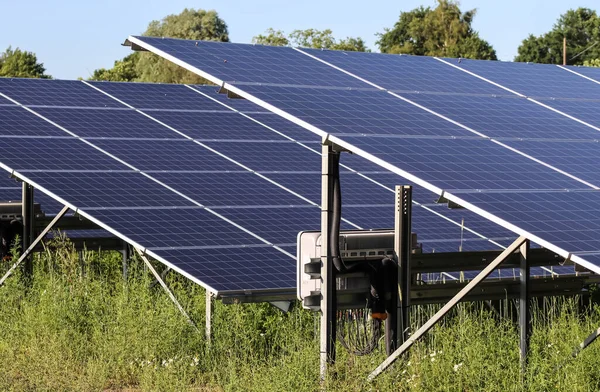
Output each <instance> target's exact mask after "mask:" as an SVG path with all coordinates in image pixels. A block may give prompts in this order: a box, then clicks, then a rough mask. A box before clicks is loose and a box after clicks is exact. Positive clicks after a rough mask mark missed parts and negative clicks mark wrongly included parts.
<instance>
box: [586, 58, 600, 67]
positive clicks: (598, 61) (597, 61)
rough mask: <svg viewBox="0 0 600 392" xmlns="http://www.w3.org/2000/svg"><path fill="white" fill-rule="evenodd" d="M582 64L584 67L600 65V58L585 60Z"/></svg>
mask: <svg viewBox="0 0 600 392" xmlns="http://www.w3.org/2000/svg"><path fill="white" fill-rule="evenodd" d="M583 65H584V66H586V67H600V59H593V60H585V61H584V62H583Z"/></svg>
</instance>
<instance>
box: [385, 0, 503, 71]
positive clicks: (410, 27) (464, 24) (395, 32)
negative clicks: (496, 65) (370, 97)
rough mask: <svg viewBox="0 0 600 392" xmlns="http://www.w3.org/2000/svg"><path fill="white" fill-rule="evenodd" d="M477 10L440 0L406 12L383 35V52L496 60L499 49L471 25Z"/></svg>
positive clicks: (448, 0) (449, 0)
mask: <svg viewBox="0 0 600 392" xmlns="http://www.w3.org/2000/svg"><path fill="white" fill-rule="evenodd" d="M475 14H476V10H475V9H473V10H470V11H466V12H464V13H463V12H461V10H460V8H459V6H458V3H456V2H453V1H451V0H438V5H437V7H436V8H434V9H431V8H430V7H427V8H425V7H422V6H421V7H419V8H416V9H414V10H412V11H409V12H402V13H401V14H400V19H399V20H398V22H396V24H395V25H394V28H392V29H386V30H385V32H384V33H383V34H379V40H378V41H377V44H378V45H379V49H380V50H381V52H382V53H402V54H414V55H425V56H440V57H464V58H471V59H485V60H496V51H495V50H494V48H493V47H492V46H491V45H490V44H489V43H488V42H487V41H485V40H483V39H481V38H480V37H479V34H478V33H477V32H476V31H474V30H473V28H472V27H471V24H472V23H473V19H474V18H475Z"/></svg>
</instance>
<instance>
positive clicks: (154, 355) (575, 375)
mask: <svg viewBox="0 0 600 392" xmlns="http://www.w3.org/2000/svg"><path fill="white" fill-rule="evenodd" d="M15 256H16V255H15ZM34 261H35V263H34V266H35V271H34V279H33V282H31V283H30V285H29V286H27V287H26V286H24V285H23V283H22V281H21V280H20V279H18V276H17V277H12V278H10V279H9V280H8V281H7V282H6V284H5V285H4V286H3V287H1V288H0V303H1V304H2V306H0V331H1V332H2V333H0V362H1V363H2V368H1V369H2V371H0V390H18V391H21V390H48V391H54V390H60V391H70V390H86V391H87V390H107V391H108V390H109V391H116V390H135V391H138V390H140V391H146V390H148V391H158V390H159V391H182V390H199V391H260V392H263V391H317V390H319V389H320V386H319V381H318V380H319V343H318V316H317V314H316V313H313V312H310V311H305V310H303V309H301V308H300V306H299V304H297V303H296V304H294V306H293V307H292V309H291V311H290V312H288V313H282V312H281V311H279V310H277V309H276V308H274V307H272V306H270V305H269V304H235V305H224V304H222V303H221V302H219V301H217V302H216V303H215V304H214V312H213V338H212V342H211V343H208V342H207V341H206V340H205V338H204V334H203V333H202V331H200V332H198V331H196V330H195V329H194V328H192V327H191V326H190V325H189V324H188V323H187V321H186V320H185V318H184V317H183V316H182V315H181V314H180V313H179V312H178V311H177V309H176V307H175V306H174V305H173V304H172V302H171V301H170V299H169V297H168V296H167V295H166V294H165V293H164V291H163V290H162V288H161V287H160V286H159V285H155V286H153V287H151V285H152V282H153V279H152V276H151V275H150V274H149V272H148V271H147V270H146V269H145V267H144V264H143V263H142V262H141V261H140V260H138V259H133V260H130V263H129V276H128V279H127V280H123V278H122V277H121V275H120V270H121V268H120V254H119V253H117V252H114V253H113V252H102V253H98V252H87V251H84V252H83V254H82V257H81V258H80V256H79V254H78V253H77V252H76V251H75V249H74V248H73V245H72V244H71V243H70V242H69V240H68V239H66V238H65V237H64V236H60V235H59V236H56V239H55V240H53V241H52V242H50V243H49V244H47V246H46V249H45V251H44V252H43V253H41V254H37V255H36V256H35V260H34ZM0 267H2V269H5V267H8V263H7V265H0ZM157 268H159V269H161V268H160V266H159V265H157ZM16 273H17V275H18V274H19V271H18V270H17V272H16ZM167 283H168V285H169V286H170V287H171V288H172V290H173V291H174V293H175V295H176V296H177V298H178V299H179V301H180V302H181V303H182V305H183V306H184V308H186V310H187V311H188V312H189V313H190V315H191V317H192V318H193V319H194V320H196V321H197V322H199V323H201V321H202V320H203V318H204V311H205V308H204V306H205V297H204V295H205V292H204V290H203V289H201V288H200V287H199V286H198V285H196V284H193V283H191V282H190V281H189V280H187V279H185V278H183V277H181V276H179V275H177V274H175V273H173V272H172V273H170V274H169V275H168V276H167ZM504 304H505V306H504V307H503V308H504V310H501V312H502V313H503V316H502V317H500V316H498V315H497V314H492V313H491V312H490V311H489V310H488V309H487V307H485V306H483V304H468V303H463V304H460V305H459V306H458V307H457V308H456V309H455V311H453V312H452V313H451V314H450V315H448V316H447V317H446V318H445V319H444V320H443V322H442V323H441V324H440V325H438V326H436V327H434V328H433V329H432V330H431V331H430V332H429V333H428V334H427V335H426V337H425V339H423V340H421V341H419V342H417V343H416V344H415V345H414V346H413V348H412V349H411V350H410V351H409V353H408V354H407V355H406V356H405V357H402V358H400V359H399V360H398V361H397V362H396V363H395V364H394V365H393V366H392V367H391V368H390V369H389V370H388V371H386V372H385V373H383V374H382V375H381V376H380V377H378V378H377V379H376V380H375V382H374V383H373V384H369V383H367V382H366V376H367V375H368V374H369V372H370V371H372V370H373V369H374V368H375V367H376V366H377V365H378V364H379V363H380V362H381V361H382V360H384V359H385V350H384V348H383V347H380V348H378V349H377V350H376V351H375V352H374V353H372V354H370V355H367V356H362V357H356V356H351V355H349V354H348V353H347V352H346V351H345V350H344V349H342V348H341V347H340V346H338V348H337V351H338V358H337V363H336V364H335V365H334V366H332V367H331V369H330V370H331V371H330V373H329V375H328V378H327V382H326V384H325V385H324V386H325V387H326V389H327V390H331V391H344V392H346V391H362V390H372V391H481V390H484V391H514V392H517V391H519V392H520V391H548V390H550V391H595V390H599V389H600V377H599V376H598V372H597V358H598V355H599V354H600V345H599V344H597V343H594V344H592V345H591V346H590V347H589V348H587V349H586V350H585V351H583V352H581V353H580V354H579V355H578V356H577V357H576V358H573V357H572V355H571V354H572V352H573V349H574V348H575V347H577V345H578V344H579V342H580V341H581V340H583V338H585V337H586V336H587V335H588V334H589V333H590V332H591V331H594V330H595V329H596V328H597V326H598V324H600V307H598V306H596V307H593V308H591V309H589V310H587V311H583V312H582V311H581V309H580V308H579V306H578V304H577V301H575V300H569V299H564V298H551V299H544V300H542V301H540V302H538V303H537V307H534V308H533V336H532V340H531V355H530V357H529V358H530V361H529V368H528V371H527V373H526V374H525V375H524V376H522V375H521V374H520V365H519V350H518V336H519V331H518V329H517V327H516V325H515V324H514V322H513V321H512V317H511V315H515V314H516V313H517V309H516V307H514V306H513V305H512V304H511V302H510V301H504ZM438 309H439V306H434V305H430V306H427V307H420V308H415V309H413V314H412V316H411V317H412V320H413V321H414V322H415V323H418V324H422V323H423V322H424V321H425V320H426V319H427V318H428V317H430V316H431V315H432V314H433V313H434V312H435V311H437V310H438ZM415 327H416V325H414V326H413V330H414V328H415Z"/></svg>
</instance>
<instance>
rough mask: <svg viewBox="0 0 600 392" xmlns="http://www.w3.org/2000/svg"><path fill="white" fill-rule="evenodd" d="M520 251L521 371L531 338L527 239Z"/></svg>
mask: <svg viewBox="0 0 600 392" xmlns="http://www.w3.org/2000/svg"><path fill="white" fill-rule="evenodd" d="M519 250H520V253H521V266H520V280H521V282H520V291H521V293H520V298H519V329H520V344H519V348H520V358H521V372H522V373H525V371H526V370H527V353H528V352H529V339H530V338H531V332H532V325H531V312H530V310H531V309H530V308H531V289H530V287H529V261H528V257H527V256H528V254H529V241H525V242H524V243H523V244H522V245H521V247H520V248H519Z"/></svg>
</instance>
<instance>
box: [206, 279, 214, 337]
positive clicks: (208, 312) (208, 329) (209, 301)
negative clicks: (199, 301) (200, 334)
mask: <svg viewBox="0 0 600 392" xmlns="http://www.w3.org/2000/svg"><path fill="white" fill-rule="evenodd" d="M212 297H213V295H212V293H211V292H210V291H208V290H206V325H205V333H206V341H207V342H208V343H210V342H211V334H212V326H211V325H212V313H213V301H212Z"/></svg>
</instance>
